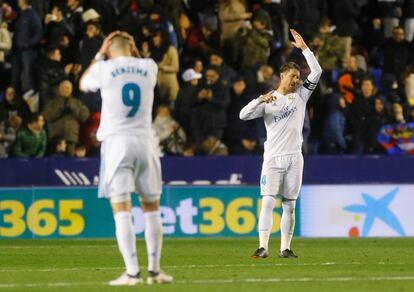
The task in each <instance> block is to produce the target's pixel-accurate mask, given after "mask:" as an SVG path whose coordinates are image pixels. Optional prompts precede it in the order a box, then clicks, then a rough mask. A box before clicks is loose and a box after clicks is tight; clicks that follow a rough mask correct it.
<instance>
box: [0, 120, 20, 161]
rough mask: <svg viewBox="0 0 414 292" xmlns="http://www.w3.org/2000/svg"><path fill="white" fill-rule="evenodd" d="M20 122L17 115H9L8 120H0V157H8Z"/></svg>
mask: <svg viewBox="0 0 414 292" xmlns="http://www.w3.org/2000/svg"><path fill="white" fill-rule="evenodd" d="M21 124H22V119H21V117H19V116H11V117H10V118H9V120H8V121H6V122H3V121H1V122H0V158H6V157H9V154H10V150H11V148H12V145H13V144H14V142H15V140H16V133H17V131H18V129H19V128H20V125H21Z"/></svg>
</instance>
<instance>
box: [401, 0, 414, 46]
mask: <svg viewBox="0 0 414 292" xmlns="http://www.w3.org/2000/svg"><path fill="white" fill-rule="evenodd" d="M403 17H404V29H405V39H406V40H407V41H408V42H411V41H412V40H413V38H414V0H404V6H403Z"/></svg>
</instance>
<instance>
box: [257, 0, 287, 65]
mask: <svg viewBox="0 0 414 292" xmlns="http://www.w3.org/2000/svg"><path fill="white" fill-rule="evenodd" d="M260 2H261V3H260V8H261V9H263V10H264V11H266V12H267V14H268V15H269V16H270V27H271V30H272V32H273V39H272V45H271V52H270V54H273V53H274V52H275V51H276V50H279V49H280V48H282V47H283V46H284V45H285V44H287V43H290V42H287V41H286V40H287V38H288V36H287V35H286V31H285V26H286V18H285V15H284V14H283V4H282V1H274V0H261V1H260ZM279 67H280V66H278V67H277V68H279Z"/></svg>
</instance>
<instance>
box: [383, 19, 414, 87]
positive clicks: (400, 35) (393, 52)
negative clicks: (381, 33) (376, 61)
mask: <svg viewBox="0 0 414 292" xmlns="http://www.w3.org/2000/svg"><path fill="white" fill-rule="evenodd" d="M404 38H405V35H404V29H403V28H402V27H400V26H397V27H394V29H393V30H392V37H391V38H389V39H387V40H386V41H385V43H384V45H383V51H384V73H388V74H392V75H394V76H395V77H396V78H397V79H398V80H399V81H400V78H401V74H402V73H403V72H404V71H405V69H406V67H407V65H408V64H410V63H411V62H412V61H413V60H414V57H413V56H414V54H413V49H412V47H411V45H410V43H408V42H407V41H406V40H405V39H404ZM399 83H401V82H399Z"/></svg>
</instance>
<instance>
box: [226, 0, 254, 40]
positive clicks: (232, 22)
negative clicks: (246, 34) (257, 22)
mask: <svg viewBox="0 0 414 292" xmlns="http://www.w3.org/2000/svg"><path fill="white" fill-rule="evenodd" d="M251 17H252V13H251V12H248V11H247V7H246V2H245V1H244V0H220V1H219V3H218V18H219V21H220V39H221V41H222V42H224V41H226V40H229V39H230V40H231V39H233V38H234V37H235V36H236V35H237V33H238V31H239V30H240V29H241V28H242V27H243V26H244V23H245V21H246V20H248V19H250V18H251Z"/></svg>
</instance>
